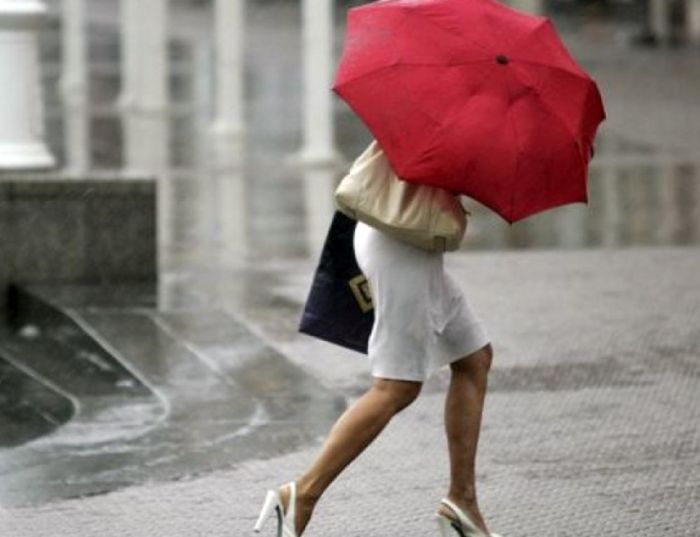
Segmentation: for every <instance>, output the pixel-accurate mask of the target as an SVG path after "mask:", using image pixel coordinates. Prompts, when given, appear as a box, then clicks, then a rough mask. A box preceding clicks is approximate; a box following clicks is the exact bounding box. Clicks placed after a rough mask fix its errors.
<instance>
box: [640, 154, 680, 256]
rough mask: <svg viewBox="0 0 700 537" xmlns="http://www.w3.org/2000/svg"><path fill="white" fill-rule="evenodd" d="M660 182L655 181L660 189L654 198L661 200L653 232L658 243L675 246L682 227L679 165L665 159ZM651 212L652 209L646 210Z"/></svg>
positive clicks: (660, 166)
mask: <svg viewBox="0 0 700 537" xmlns="http://www.w3.org/2000/svg"><path fill="white" fill-rule="evenodd" d="M658 166H659V180H658V181H655V186H656V188H658V189H659V192H658V193H655V194H656V195H655V196H654V198H656V199H658V200H659V205H658V207H656V208H655V209H656V211H658V213H657V215H656V216H657V218H656V220H655V223H654V229H653V230H652V232H655V233H656V236H655V237H654V238H655V239H656V242H657V243H661V244H673V243H674V241H675V239H676V237H677V235H678V232H679V231H680V229H681V227H682V221H681V211H680V207H679V206H678V201H677V195H678V173H677V163H676V162H674V161H673V160H671V159H668V160H667V159H664V160H662V161H661V162H659V164H658ZM646 210H650V209H648V208H647V209H646Z"/></svg>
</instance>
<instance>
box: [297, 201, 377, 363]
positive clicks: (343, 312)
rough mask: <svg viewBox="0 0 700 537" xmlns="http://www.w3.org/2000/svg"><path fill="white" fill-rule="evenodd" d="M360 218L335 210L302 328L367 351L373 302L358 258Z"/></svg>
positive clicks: (305, 331) (308, 332)
mask: <svg viewBox="0 0 700 537" xmlns="http://www.w3.org/2000/svg"><path fill="white" fill-rule="evenodd" d="M356 224H357V220H354V219H352V218H350V217H349V216H346V215H345V214H343V213H341V212H340V211H338V210H336V211H335V213H334V215H333V219H332V221H331V225H330V228H329V230H328V234H327V236H326V240H325V241H324V244H323V249H322V250H321V257H320V259H319V263H318V266H317V267H316V272H315V273H314V278H313V281H312V283H311V290H310V291H309V295H308V298H307V299H306V304H305V305H304V310H303V313H302V317H301V322H300V324H299V332H302V333H304V334H308V335H310V336H314V337H317V338H319V339H323V340H325V341H328V342H330V343H335V344H336V345H340V346H342V347H347V348H349V349H352V350H355V351H358V352H362V353H364V354H367V342H368V340H369V336H370V333H371V332H372V325H373V324H374V306H373V304H372V296H371V292H370V288H369V282H368V281H367V278H366V277H365V275H364V274H363V273H362V271H361V270H360V267H359V266H358V264H357V260H356V258H355V248H354V246H353V236H354V233H355V226H356Z"/></svg>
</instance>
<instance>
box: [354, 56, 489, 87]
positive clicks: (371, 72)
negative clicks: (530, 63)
mask: <svg viewBox="0 0 700 537" xmlns="http://www.w3.org/2000/svg"><path fill="white" fill-rule="evenodd" d="M490 61H492V58H490V57H489V58H480V59H478V60H472V61H468V62H458V63H450V64H441V63H419V62H415V63H413V62H402V63H398V62H397V63H390V64H387V65H382V66H380V67H376V68H375V69H372V70H371V71H367V72H366V73H362V74H361V75H357V76H354V77H352V78H347V79H345V80H343V81H342V82H341V83H340V86H344V85H345V84H350V83H352V82H355V81H356V80H359V79H361V78H364V77H367V76H373V75H375V74H377V73H379V72H381V71H384V70H385V69H389V68H396V67H403V66H409V67H413V66H421V67H452V66H462V65H471V64H473V63H480V62H490Z"/></svg>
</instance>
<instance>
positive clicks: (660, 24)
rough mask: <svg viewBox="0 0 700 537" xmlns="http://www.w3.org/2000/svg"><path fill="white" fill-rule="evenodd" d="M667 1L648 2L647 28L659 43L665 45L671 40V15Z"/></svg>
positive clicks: (652, 0) (653, 0) (650, 0)
mask: <svg viewBox="0 0 700 537" xmlns="http://www.w3.org/2000/svg"><path fill="white" fill-rule="evenodd" d="M670 7H671V6H670V2H669V0H649V28H651V33H652V35H653V36H654V37H655V38H656V39H657V40H658V41H659V43H661V44H663V45H666V44H668V43H669V41H670V39H671V13H670Z"/></svg>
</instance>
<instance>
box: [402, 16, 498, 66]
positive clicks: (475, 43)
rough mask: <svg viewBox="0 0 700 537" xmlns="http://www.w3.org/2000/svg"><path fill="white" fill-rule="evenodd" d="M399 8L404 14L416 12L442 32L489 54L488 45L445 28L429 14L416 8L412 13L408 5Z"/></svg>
mask: <svg viewBox="0 0 700 537" xmlns="http://www.w3.org/2000/svg"><path fill="white" fill-rule="evenodd" d="M401 10H402V11H403V13H404V15H415V14H417V15H418V19H419V20H424V21H427V22H429V23H430V24H432V25H433V26H435V27H437V28H439V29H440V30H442V31H443V32H447V33H449V34H452V35H454V36H456V37H457V38H459V39H460V40H462V41H467V42H469V43H471V44H472V45H475V46H476V47H478V48H480V49H481V50H483V51H484V52H486V53H487V54H491V51H490V50H489V49H488V47H485V46H484V45H482V44H481V43H479V42H478V41H474V40H472V39H469V38H468V37H467V36H466V35H465V34H464V33H455V32H454V31H453V30H451V29H450V28H446V27H445V26H442V25H441V24H438V23H437V22H435V21H434V20H433V19H431V18H430V16H427V15H425V14H424V13H421V12H419V11H417V10H415V13H414V10H413V9H411V8H410V7H408V6H402V7H401Z"/></svg>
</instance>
